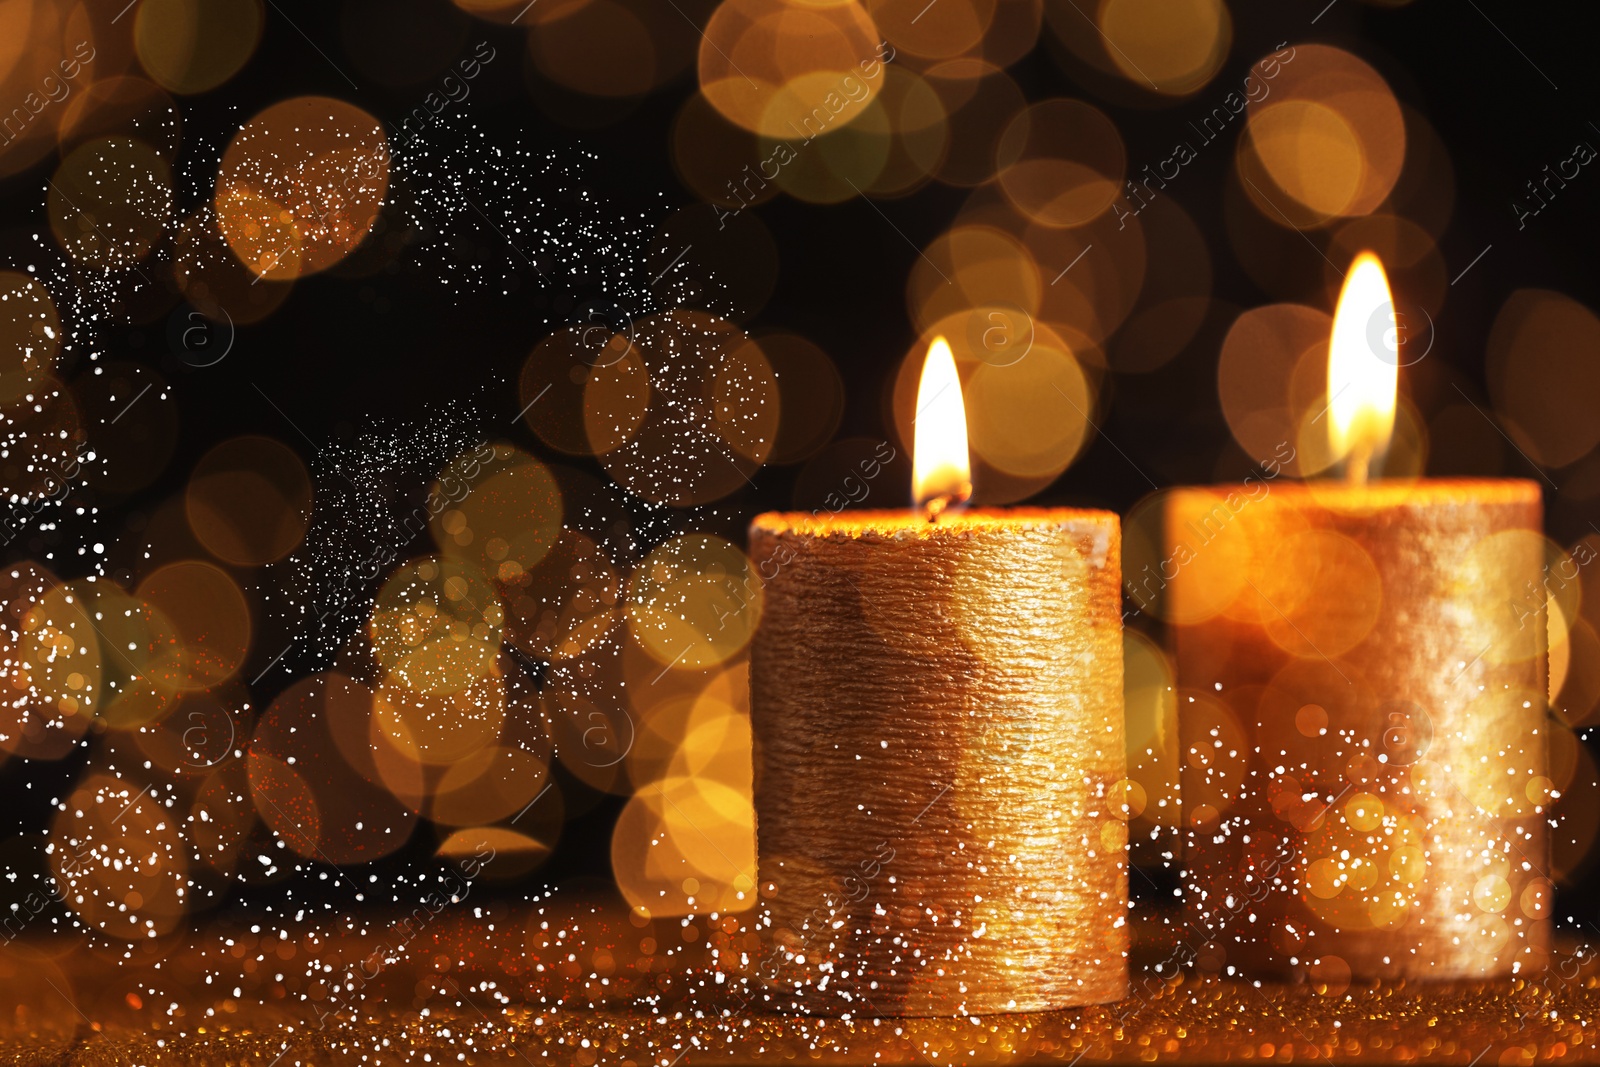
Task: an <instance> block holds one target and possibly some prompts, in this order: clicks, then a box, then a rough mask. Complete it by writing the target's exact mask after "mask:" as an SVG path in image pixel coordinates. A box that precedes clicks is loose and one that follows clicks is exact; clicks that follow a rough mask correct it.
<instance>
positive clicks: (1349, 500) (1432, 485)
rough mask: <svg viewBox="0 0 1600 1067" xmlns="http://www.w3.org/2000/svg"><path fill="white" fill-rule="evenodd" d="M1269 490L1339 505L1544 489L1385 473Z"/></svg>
mask: <svg viewBox="0 0 1600 1067" xmlns="http://www.w3.org/2000/svg"><path fill="white" fill-rule="evenodd" d="M1262 484H1265V485H1267V486H1268V487H1269V488H1268V492H1267V495H1266V496H1265V497H1263V498H1262V499H1263V500H1266V499H1270V498H1271V497H1274V496H1279V495H1283V496H1289V497H1293V498H1294V500H1295V502H1297V503H1303V502H1304V501H1306V500H1307V499H1310V500H1311V501H1312V502H1314V503H1320V504H1325V505H1329V506H1333V507H1360V508H1382V507H1404V506H1406V505H1424V506H1426V505H1440V504H1521V503H1539V502H1540V501H1542V500H1543V489H1542V488H1541V487H1540V485H1539V483H1538V482H1536V481H1534V480H1533V479H1531V478H1411V479H1407V478H1380V479H1377V480H1376V481H1371V482H1364V483H1361V484H1359V485H1353V484H1351V483H1349V482H1344V481H1336V480H1333V479H1322V478H1314V479H1310V480H1304V481H1302V480H1282V481H1264V482H1263V483H1262ZM1172 491H1173V492H1174V493H1186V494H1197V495H1199V494H1204V495H1209V496H1226V495H1227V494H1229V493H1232V492H1251V491H1252V490H1251V489H1249V488H1246V487H1244V483H1242V482H1222V483H1219V484H1216V485H1183V486H1177V487H1175V488H1174V489H1173V490H1172Z"/></svg>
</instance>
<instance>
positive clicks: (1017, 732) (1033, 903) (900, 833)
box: [750, 509, 1128, 1015]
mask: <svg viewBox="0 0 1600 1067" xmlns="http://www.w3.org/2000/svg"><path fill="white" fill-rule="evenodd" d="M1118 533H1119V531H1118V523H1117V518H1116V516H1115V515H1113V514H1110V513H1107V512H1099V511H1072V510H1048V511H1045V510H1030V509H1015V510H1008V511H1004V512H968V513H955V512H947V513H945V514H944V515H943V516H942V517H941V518H940V519H939V521H938V522H937V523H934V522H929V521H927V520H926V519H924V518H922V517H921V516H918V515H913V514H911V513H909V512H857V513H850V512H846V513H842V514H839V515H836V516H829V517H824V518H815V517H813V516H811V515H806V514H789V515H781V514H770V515H763V516H760V517H759V518H757V519H756V520H755V523H754V525H753V526H752V527H751V555H752V558H753V560H754V562H755V564H756V566H757V568H758V569H759V571H760V573H761V574H762V576H763V578H764V579H765V582H766V585H765V609H764V614H763V617H762V622H761V627H760V629H759V631H758V632H757V634H756V637H755V640H754V642H753V644H752V648H751V658H750V681H751V701H750V711H751V725H752V731H753V734H754V738H755V751H756V771H755V809H756V843H757V856H758V860H757V863H758V867H759V879H760V885H761V895H762V905H763V906H764V908H765V909H766V916H765V917H764V919H763V920H762V921H763V936H764V938H765V945H764V960H763V962H764V963H765V964H766V966H765V967H764V968H763V974H764V977H766V978H768V979H769V990H770V992H769V999H770V1002H771V1003H772V1005H773V1006H775V1007H777V1008H779V1009H780V1010H802V1011H817V1012H822V1013H830V1014H845V1013H848V1014H855V1015H860V1014H866V1015H952V1014H987V1013H992V1012H1009V1011H1038V1010H1044V1009H1050V1008H1060V1007H1066V1006H1069V1005H1081V1004H1093V1003H1102V1002H1106V1001H1111V1000H1115V999H1118V998H1119V997H1121V996H1122V995H1123V994H1124V991H1125V989H1126V982H1127V972H1126V952H1127V907H1128V903H1127V900H1128V890H1127V871H1126V866H1125V860H1124V850H1125V846H1126V841H1127V828H1126V824H1125V823H1124V822H1123V821H1122V820H1121V819H1120V818H1119V809H1117V807H1116V795H1115V794H1116V789H1115V786H1116V783H1118V782H1119V781H1120V780H1121V779H1122V778H1123V776H1124V760H1125V757H1124V753H1123V727H1122V659H1121V655H1122V652H1121V648H1122V644H1121V618H1120V607H1121V595H1120V587H1119V580H1120V579H1119V559H1118V556H1119V536H1118Z"/></svg>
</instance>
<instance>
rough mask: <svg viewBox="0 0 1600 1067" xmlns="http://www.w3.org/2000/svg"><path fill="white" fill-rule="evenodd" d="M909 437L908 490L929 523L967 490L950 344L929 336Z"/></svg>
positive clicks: (963, 418) (962, 420)
mask: <svg viewBox="0 0 1600 1067" xmlns="http://www.w3.org/2000/svg"><path fill="white" fill-rule="evenodd" d="M913 427H914V429H913V433H912V439H911V494H912V496H913V497H915V498H916V502H917V507H919V508H921V509H922V511H923V513H924V514H925V515H927V516H928V521H929V522H934V521H935V520H937V519H938V518H939V514H940V513H941V512H943V511H944V510H945V509H946V508H948V507H950V506H952V505H958V504H963V503H965V502H966V500H967V498H968V497H970V496H971V495H972V461H971V460H970V459H969V458H968V455H967V410H966V406H965V405H964V404H963V403H962V400H961V378H960V376H959V375H957V374H956V357H955V355H954V354H953V353H951V351H950V343H949V342H948V341H946V340H945V339H944V338H943V337H935V338H934V339H933V344H931V345H929V346H928V356H927V359H925V360H924V361H923V364H922V380H921V382H920V383H919V384H918V385H917V415H916V419H915V420H914V422H913Z"/></svg>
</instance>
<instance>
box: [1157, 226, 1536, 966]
mask: <svg viewBox="0 0 1600 1067" xmlns="http://www.w3.org/2000/svg"><path fill="white" fill-rule="evenodd" d="M1394 336H1395V322H1394V319H1393V305H1392V304H1391V303H1390V299H1389V293H1388V284H1387V281H1386V280H1385V278H1384V276H1383V271H1382V267H1381V266H1380V265H1379V264H1378V262H1377V260H1376V258H1375V257H1373V256H1371V255H1370V254H1368V253H1364V254H1363V255H1362V256H1359V257H1357V259H1356V262H1355V263H1354V264H1353V265H1352V267H1351V269H1350V273H1349V274H1348V275H1347V278H1346V282H1345V287H1344V291H1343V292H1342V293H1341V295H1340V300H1339V308H1338V312H1337V314H1336V315H1335V318H1334V326H1333V337H1332V341H1331V343H1330V346H1329V383H1328V393H1327V397H1328V402H1327V406H1326V407H1325V408H1324V409H1323V411H1322V412H1321V413H1318V415H1317V416H1315V418H1313V419H1312V422H1315V421H1316V420H1317V419H1320V418H1322V417H1323V416H1324V415H1326V416H1327V420H1328V421H1327V430H1326V431H1325V432H1327V433H1328V435H1329V440H1330V444H1331V451H1330V456H1331V457H1333V458H1335V459H1339V458H1342V459H1343V460H1344V462H1345V465H1346V471H1347V475H1348V479H1349V480H1348V481H1347V482H1333V481H1324V482H1307V483H1301V484H1283V483H1273V484H1270V485H1269V484H1268V483H1266V482H1256V484H1255V485H1254V486H1253V487H1249V488H1247V487H1246V486H1245V485H1241V486H1239V487H1237V488H1235V489H1227V488H1221V489H1185V490H1178V491H1176V492H1174V493H1173V494H1172V496H1171V498H1170V501H1169V503H1168V509H1167V513H1166V537H1165V559H1164V561H1163V563H1162V566H1161V567H1160V572H1161V579H1162V580H1163V581H1165V582H1167V583H1169V588H1168V589H1167V590H1166V593H1167V597H1168V600H1167V604H1166V609H1167V619H1168V622H1169V623H1170V624H1171V626H1172V630H1173V639H1174V645H1175V649H1176V655H1177V682H1178V685H1179V692H1178V701H1179V702H1178V724H1179V727H1178V734H1179V746H1178V751H1179V756H1180V759H1181V765H1180V766H1181V774H1180V789H1181V793H1182V800H1183V809H1184V820H1185V832H1186V848H1185V865H1186V871H1185V875H1184V881H1185V900H1186V906H1187V908H1188V911H1189V920H1190V923H1191V925H1192V927H1193V928H1194V929H1195V930H1196V931H1198V932H1199V933H1200V935H1201V936H1202V937H1204V938H1206V939H1208V943H1207V946H1206V948H1205V949H1204V950H1202V954H1201V959H1202V962H1203V963H1205V964H1207V965H1209V966H1211V967H1225V968H1232V969H1234V970H1235V971H1238V970H1242V971H1244V972H1245V973H1247V974H1252V973H1253V974H1260V973H1267V974H1284V973H1288V974H1297V975H1309V976H1311V977H1312V978H1314V979H1322V980H1326V981H1328V982H1329V983H1330V984H1332V985H1334V986H1338V985H1339V984H1341V983H1342V982H1344V981H1347V980H1348V979H1349V978H1351V977H1352V976H1357V977H1362V978H1409V979H1461V978H1478V977H1489V976H1503V975H1510V974H1525V973H1527V972H1528V971H1529V970H1531V969H1533V968H1536V967H1541V966H1543V963H1544V959H1545V955H1546V951H1547V945H1548V941H1549V934H1550V930H1549V925H1550V923H1549V916H1550V909H1551V888H1552V887H1551V884H1550V881H1549V877H1548V868H1549V861H1548V844H1547V837H1546V828H1545V821H1544V820H1545V818H1546V817H1547V815H1546V809H1547V808H1548V805H1549V803H1550V800H1551V799H1552V788H1551V783H1550V780H1549V779H1548V778H1547V777H1545V767H1546V747H1547V740H1546V731H1545V729H1544V723H1545V702H1546V685H1547V681H1546V674H1547V667H1548V662H1547V660H1548V656H1547V633H1546V621H1547V620H1546V610H1545V609H1546V597H1547V587H1546V585H1545V581H1544V579H1545V572H1544V563H1545V560H1546V552H1545V545H1546V542H1545V540H1544V538H1543V537H1542V536H1541V534H1540V533H1539V525H1540V492H1539V487H1538V486H1537V485H1536V484H1535V483H1533V482H1529V481H1510V480H1503V481H1488V480H1467V479H1456V480H1421V481H1411V480H1390V481H1384V482H1377V483H1373V484H1366V477H1367V471H1368V467H1369V465H1371V464H1373V463H1374V462H1375V461H1377V460H1379V459H1381V457H1382V454H1383V452H1384V450H1385V449H1386V447H1387V444H1388V440H1389V437H1390V435H1391V434H1392V432H1393V423H1394V411H1395V403H1396V391H1397V388H1398V364H1399V363H1400V362H1401V359H1400V353H1399V352H1397V351H1380V350H1379V348H1378V346H1377V345H1376V344H1375V343H1374V341H1375V339H1378V338H1392V337H1394Z"/></svg>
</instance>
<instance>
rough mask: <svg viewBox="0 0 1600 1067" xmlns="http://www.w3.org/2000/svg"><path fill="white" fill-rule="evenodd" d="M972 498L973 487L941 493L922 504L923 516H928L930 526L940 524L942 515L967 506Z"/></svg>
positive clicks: (966, 486) (967, 486)
mask: <svg viewBox="0 0 1600 1067" xmlns="http://www.w3.org/2000/svg"><path fill="white" fill-rule="evenodd" d="M971 496H972V487H971V486H970V485H965V486H962V487H961V488H959V489H957V490H955V491H954V492H950V493H940V494H939V495H938V496H932V497H929V498H928V499H927V500H924V501H923V502H922V514H923V515H925V516H927V519H928V522H929V523H930V524H931V523H935V522H938V521H939V516H940V515H943V514H944V513H945V512H946V511H948V510H950V509H951V508H953V507H958V506H960V505H962V504H965V503H966V502H967V501H968V500H969V499H970V498H971Z"/></svg>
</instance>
